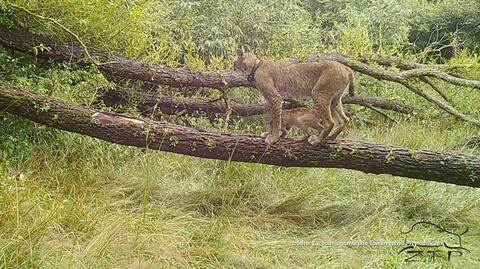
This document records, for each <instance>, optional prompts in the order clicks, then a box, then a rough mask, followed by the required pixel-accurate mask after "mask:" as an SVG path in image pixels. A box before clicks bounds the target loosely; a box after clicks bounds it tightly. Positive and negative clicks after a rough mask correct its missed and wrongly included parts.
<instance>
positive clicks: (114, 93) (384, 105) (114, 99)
mask: <svg viewBox="0 0 480 269" xmlns="http://www.w3.org/2000/svg"><path fill="white" fill-rule="evenodd" d="M132 97H133V99H134V100H133V102H134V103H135V106H136V108H137V110H138V111H139V112H140V113H141V114H142V115H144V116H148V117H150V116H152V113H153V114H154V115H153V116H154V118H157V117H156V116H157V115H161V114H162V113H163V114H167V115H173V114H178V113H182V114H183V115H191V114H194V113H197V112H203V113H205V114H207V115H209V116H215V115H216V114H225V112H226V108H225V105H224V104H222V103H218V102H209V101H202V100H197V99H192V98H183V99H178V98H173V97H169V96H164V95H158V94H153V93H143V92H134V91H132V90H130V89H125V88H121V87H117V88H115V89H111V90H106V91H105V92H104V93H103V94H102V95H101V96H100V97H99V99H100V100H101V101H103V102H104V104H105V105H107V106H109V107H115V106H118V105H125V104H127V103H129V102H130V100H131V99H132ZM343 103H345V104H356V105H360V106H364V107H368V108H372V107H374V108H381V109H387V110H393V111H396V112H400V113H405V114H409V113H412V112H414V111H420V109H419V108H415V107H412V106H409V105H405V104H402V103H399V102H396V101H393V100H388V99H383V98H378V97H363V96H359V95H357V96H344V97H343ZM299 106H301V105H300V104H298V103H289V102H286V103H284V105H283V108H284V109H290V108H295V107H299ZM231 109H232V114H231V115H233V116H242V117H246V116H254V115H261V114H263V112H264V110H265V105H245V104H235V103H232V104H231Z"/></svg>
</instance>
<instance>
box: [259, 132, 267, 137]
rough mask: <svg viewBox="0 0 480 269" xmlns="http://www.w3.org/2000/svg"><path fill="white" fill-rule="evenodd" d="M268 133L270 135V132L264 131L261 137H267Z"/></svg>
mask: <svg viewBox="0 0 480 269" xmlns="http://www.w3.org/2000/svg"><path fill="white" fill-rule="evenodd" d="M267 135H268V132H263V133H261V134H260V137H262V138H265V137H267Z"/></svg>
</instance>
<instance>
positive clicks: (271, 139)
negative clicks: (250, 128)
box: [265, 131, 282, 144]
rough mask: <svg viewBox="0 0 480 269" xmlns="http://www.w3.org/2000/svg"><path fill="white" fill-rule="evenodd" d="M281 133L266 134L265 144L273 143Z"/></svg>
mask: <svg viewBox="0 0 480 269" xmlns="http://www.w3.org/2000/svg"><path fill="white" fill-rule="evenodd" d="M281 134H282V132H281V131H280V132H278V133H277V134H276V135H275V134H271V133H270V134H268V135H267V137H266V138H265V142H266V143H267V144H273V143H275V142H277V141H278V139H279V138H280V135H281Z"/></svg>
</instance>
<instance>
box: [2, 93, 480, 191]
mask: <svg viewBox="0 0 480 269" xmlns="http://www.w3.org/2000/svg"><path fill="white" fill-rule="evenodd" d="M0 109H1V110H3V111H7V112H10V113H12V114H15V115H19V116H22V117H25V118H28V119H30V120H32V121H35V122H38V123H41V124H44V125H47V126H51V127H54V128H57V129H62V130H66V131H71V132H76V133H81V134H85V135H88V136H92V137H96V138H100V139H103V140H106V141H110V142H113V143H118V144H123V145H130V146H135V147H142V148H150V149H155V150H162V151H169V152H175V153H180V154H185V155H191V156H197V157H203V158H210V159H220V160H232V161H241V162H249V163H265V164H273V165H280V166H287V167H293V166H297V167H336V168H347V169H354V170H359V171H363V172H366V173H374V174H391V175H397V176H404V177H411V178H419V179H426V180H431V181H438V182H446V183H453V184H458V185H465V186H472V187H480V157H477V156H469V155H462V154H452V153H441V152H433V151H428V150H412V149H408V148H400V147H396V146H391V145H382V144H374V143H367V142H358V141H351V140H336V141H330V140H327V141H326V143H325V144H323V145H321V146H317V147H314V146H311V145H309V144H308V143H303V142H295V141H293V140H286V139H281V140H280V141H279V142H278V143H276V144H274V145H272V146H268V145H267V144H265V142H264V140H263V139H262V138H260V137H258V136H252V135H234V134H226V133H210V132H205V131H198V130H196V129H193V128H188V127H183V126H178V125H173V124H169V123H161V122H155V121H151V120H148V119H136V118H130V117H125V116H121V115H119V114H115V113H102V112H101V111H98V110H94V109H91V108H87V107H83V106H79V105H76V104H73V103H70V102H67V101H63V100H61V99H58V98H52V97H48V96H46V95H42V94H39V93H36V92H33V91H27V90H22V89H20V88H17V87H13V86H6V85H0Z"/></svg>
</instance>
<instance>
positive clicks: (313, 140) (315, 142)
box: [308, 135, 325, 146]
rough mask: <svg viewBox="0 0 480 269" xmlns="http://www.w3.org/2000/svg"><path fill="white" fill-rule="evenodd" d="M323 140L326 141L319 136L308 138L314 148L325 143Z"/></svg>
mask: <svg viewBox="0 0 480 269" xmlns="http://www.w3.org/2000/svg"><path fill="white" fill-rule="evenodd" d="M323 140H325V139H320V137H319V136H318V135H311V136H310V137H309V138H308V143H310V145H312V146H318V145H320V144H321V143H322V142H323Z"/></svg>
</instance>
